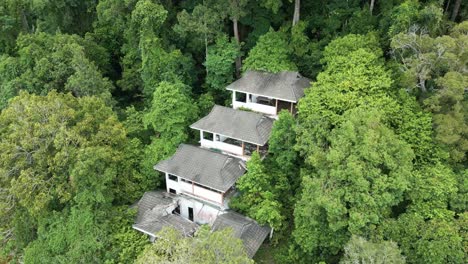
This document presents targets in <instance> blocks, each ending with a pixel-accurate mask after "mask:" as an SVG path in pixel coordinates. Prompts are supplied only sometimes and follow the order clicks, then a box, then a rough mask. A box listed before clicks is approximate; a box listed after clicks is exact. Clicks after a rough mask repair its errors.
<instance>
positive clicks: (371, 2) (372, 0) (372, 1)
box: [369, 0, 375, 15]
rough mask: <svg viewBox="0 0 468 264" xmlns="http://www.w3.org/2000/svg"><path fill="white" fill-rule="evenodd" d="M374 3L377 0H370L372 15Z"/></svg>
mask: <svg viewBox="0 0 468 264" xmlns="http://www.w3.org/2000/svg"><path fill="white" fill-rule="evenodd" d="M374 4H375V0H371V1H370V6H369V11H370V14H371V15H372V11H373V10H374Z"/></svg>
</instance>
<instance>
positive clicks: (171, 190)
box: [169, 189, 177, 194]
mask: <svg viewBox="0 0 468 264" xmlns="http://www.w3.org/2000/svg"><path fill="white" fill-rule="evenodd" d="M169 192H170V193H173V194H177V192H176V190H174V189H169Z"/></svg>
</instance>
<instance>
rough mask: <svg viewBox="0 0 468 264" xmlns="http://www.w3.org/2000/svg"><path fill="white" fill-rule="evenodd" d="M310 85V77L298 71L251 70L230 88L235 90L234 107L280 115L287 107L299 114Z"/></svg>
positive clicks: (275, 115)
mask: <svg viewBox="0 0 468 264" xmlns="http://www.w3.org/2000/svg"><path fill="white" fill-rule="evenodd" d="M308 87H310V80H309V79H307V78H305V77H302V76H301V75H300V74H299V73H297V72H290V71H284V72H280V73H265V72H258V71H247V72H246V73H245V74H244V76H242V78H240V79H238V80H237V81H235V82H233V83H231V84H230V85H228V86H227V87H226V89H227V90H229V91H232V107H233V108H234V109H239V108H246V109H251V110H252V111H255V112H259V113H264V114H266V115H269V116H272V117H274V118H276V117H277V115H278V113H279V112H280V111H281V110H283V109H286V110H288V111H290V112H291V113H292V114H293V115H294V114H296V106H297V103H298V101H299V99H300V98H301V97H303V96H304V89H306V88H308Z"/></svg>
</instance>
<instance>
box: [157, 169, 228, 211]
mask: <svg viewBox="0 0 468 264" xmlns="http://www.w3.org/2000/svg"><path fill="white" fill-rule="evenodd" d="M166 183H167V192H169V188H171V189H174V190H176V191H177V193H185V194H188V195H193V196H195V197H197V198H199V199H204V200H207V201H209V202H211V203H216V204H219V205H222V204H223V194H222V193H218V192H214V191H211V190H209V189H206V188H203V187H200V186H196V185H195V184H193V185H192V184H191V183H187V182H183V181H182V180H181V178H179V181H178V182H175V181H172V180H169V179H168V176H166Z"/></svg>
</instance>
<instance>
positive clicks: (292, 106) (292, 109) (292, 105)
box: [291, 102, 294, 115]
mask: <svg viewBox="0 0 468 264" xmlns="http://www.w3.org/2000/svg"><path fill="white" fill-rule="evenodd" d="M293 111H294V103H293V102H291V115H294V112H293Z"/></svg>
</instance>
